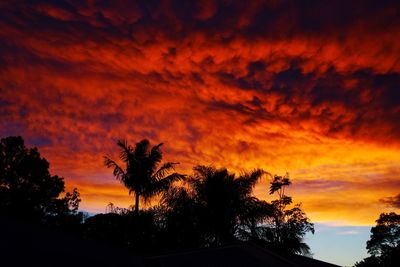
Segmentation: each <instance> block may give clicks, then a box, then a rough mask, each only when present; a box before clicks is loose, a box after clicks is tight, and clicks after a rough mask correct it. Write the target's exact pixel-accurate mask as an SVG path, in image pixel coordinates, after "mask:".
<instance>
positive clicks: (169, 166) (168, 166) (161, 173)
mask: <svg viewBox="0 0 400 267" xmlns="http://www.w3.org/2000/svg"><path fill="white" fill-rule="evenodd" d="M177 164H179V162H167V163H164V164H163V165H162V166H161V167H160V168H159V169H158V170H157V171H156V172H155V173H154V175H153V178H154V179H155V180H157V181H158V180H160V179H162V178H163V177H165V175H166V174H167V173H168V172H170V171H171V170H174V166H175V165H177Z"/></svg>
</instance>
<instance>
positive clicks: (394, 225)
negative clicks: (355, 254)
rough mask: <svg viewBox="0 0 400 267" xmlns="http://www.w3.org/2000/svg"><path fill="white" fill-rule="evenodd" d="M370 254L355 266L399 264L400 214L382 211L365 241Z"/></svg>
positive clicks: (367, 266) (370, 266) (368, 266)
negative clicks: (369, 236)
mask: <svg viewBox="0 0 400 267" xmlns="http://www.w3.org/2000/svg"><path fill="white" fill-rule="evenodd" d="M367 250H368V253H369V254H371V256H370V257H367V258H365V259H364V260H362V261H361V262H358V263H356V265H355V266H357V267H375V266H376V267H378V266H382V267H392V266H393V267H394V266H400V215H399V214H396V213H394V212H391V213H382V214H381V215H380V216H379V218H378V219H377V220H376V226H374V227H372V228H371V238H370V240H368V241H367Z"/></svg>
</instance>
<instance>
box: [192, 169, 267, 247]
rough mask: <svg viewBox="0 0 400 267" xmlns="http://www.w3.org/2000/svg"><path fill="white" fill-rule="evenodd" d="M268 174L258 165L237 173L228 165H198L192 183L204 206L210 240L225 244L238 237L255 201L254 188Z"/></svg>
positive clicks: (197, 196)
mask: <svg viewBox="0 0 400 267" xmlns="http://www.w3.org/2000/svg"><path fill="white" fill-rule="evenodd" d="M264 174H265V172H264V171H263V170H261V169H257V170H254V171H252V172H249V173H244V174H242V175H240V176H238V177H236V175H235V174H234V173H229V172H228V170H227V169H225V168H222V169H216V168H214V167H210V166H197V167H195V168H194V175H193V177H192V178H191V179H190V180H189V183H190V185H191V189H192V195H193V198H194V199H195V202H196V203H197V204H198V205H199V206H200V207H202V209H201V215H202V217H201V218H200V220H201V224H202V225H203V226H204V227H205V232H206V233H207V234H208V236H207V237H206V239H208V242H209V243H213V244H221V243H225V242H230V241H233V240H234V239H235V238H236V236H235V235H236V233H237V230H238V227H239V222H240V218H241V217H243V216H244V214H245V213H246V212H247V210H248V209H249V205H250V204H251V203H252V202H253V201H254V197H253V196H252V191H253V188H254V186H255V185H256V183H257V182H258V181H259V179H260V178H261V177H262V176H263V175H264Z"/></svg>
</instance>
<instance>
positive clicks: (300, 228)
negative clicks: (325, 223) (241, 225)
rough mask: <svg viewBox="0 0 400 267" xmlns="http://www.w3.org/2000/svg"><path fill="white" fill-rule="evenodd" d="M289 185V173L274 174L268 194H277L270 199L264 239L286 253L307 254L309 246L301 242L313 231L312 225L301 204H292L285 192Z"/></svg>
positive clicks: (274, 247)
mask: <svg viewBox="0 0 400 267" xmlns="http://www.w3.org/2000/svg"><path fill="white" fill-rule="evenodd" d="M290 185H291V181H290V179H289V175H288V174H286V175H285V176H278V175H275V176H274V178H273V180H272V182H271V186H270V191H269V193H270V194H275V193H277V194H278V199H277V200H274V201H272V205H273V211H274V212H273V215H272V217H271V218H267V223H268V227H266V228H264V230H265V231H264V240H266V241H267V242H268V243H269V244H268V246H272V248H273V249H277V250H279V251H282V252H287V253H299V254H305V255H307V254H309V253H310V248H309V246H308V245H307V244H306V243H304V242H303V239H304V236H305V234H306V233H307V232H311V233H314V225H313V224H312V223H311V222H310V220H309V219H308V218H307V216H306V214H305V212H304V211H303V210H302V209H301V204H296V205H294V207H293V208H291V209H287V207H288V206H289V205H291V204H292V198H291V197H290V196H287V195H286V194H285V189H286V188H287V187H288V186H290Z"/></svg>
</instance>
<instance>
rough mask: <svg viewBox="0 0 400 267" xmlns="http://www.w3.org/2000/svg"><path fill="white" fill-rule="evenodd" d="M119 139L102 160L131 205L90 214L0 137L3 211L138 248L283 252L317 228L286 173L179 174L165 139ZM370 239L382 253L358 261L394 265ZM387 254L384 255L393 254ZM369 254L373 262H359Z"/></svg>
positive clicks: (29, 152) (32, 158)
mask: <svg viewBox="0 0 400 267" xmlns="http://www.w3.org/2000/svg"><path fill="white" fill-rule="evenodd" d="M117 145H118V148H119V152H120V159H119V160H118V161H117V160H113V159H112V158H110V157H105V158H104V159H105V162H104V163H105V166H106V167H109V168H111V169H112V171H113V174H114V176H115V177H116V179H118V180H119V181H120V182H121V183H122V184H123V185H124V186H125V187H126V188H127V189H128V190H129V194H130V195H132V199H133V208H129V209H123V208H118V207H115V206H114V205H113V204H111V203H110V205H109V206H108V207H107V212H106V213H104V214H97V215H95V216H92V217H88V216H85V215H84V214H83V213H82V212H79V211H78V207H79V203H80V201H81V199H80V195H79V192H78V190H77V189H74V190H73V191H72V192H64V179H63V178H61V177H58V176H54V175H51V174H50V173H49V170H48V168H49V163H48V162H47V161H46V159H44V158H42V157H41V156H40V154H39V152H38V150H37V148H29V149H28V148H26V147H25V145H24V141H23V139H22V138H21V137H7V138H3V139H1V142H0V213H1V215H7V216H13V217H16V218H21V219H23V220H29V221H31V222H33V223H40V224H41V225H45V226H46V227H51V228H57V229H62V230H65V231H69V232H70V233H73V234H75V235H79V236H81V237H83V238H87V239H92V240H97V241H99V242H104V243H108V244H112V245H115V246H124V247H127V248H129V249H130V250H131V251H132V252H134V253H136V254H139V255H150V254H158V253H165V252H169V251H174V250H179V249H188V248H200V247H211V246H219V245H223V244H227V243H232V242H243V241H251V242H253V243H256V244H259V245H261V246H263V247H265V248H268V249H271V250H274V251H276V252H280V253H296V254H303V255H310V253H311V251H310V248H309V247H308V246H307V244H306V243H305V242H304V237H305V235H306V233H307V232H311V233H314V225H313V224H312V223H311V222H310V220H309V218H308V217H307V216H306V214H305V212H304V211H303V210H302V208H301V205H300V204H293V203H292V198H291V197H290V196H288V195H287V194H286V192H285V191H286V189H287V188H288V187H289V186H290V185H291V181H290V179H289V176H288V175H287V174H286V175H284V176H278V175H275V176H272V175H270V174H269V173H268V172H266V171H264V170H262V169H256V170H253V171H250V172H245V173H241V174H240V175H237V174H235V173H231V172H229V171H228V170H227V169H226V168H219V169H218V168H214V167H212V166H196V167H194V168H193V173H192V174H191V175H184V174H179V173H176V172H175V171H174V166H175V165H176V164H177V163H176V162H166V163H162V151H161V147H162V143H161V144H158V145H156V146H151V145H150V143H149V141H148V140H142V141H140V142H138V143H137V144H135V145H134V146H131V145H129V144H128V143H127V142H126V141H119V142H118V143H117ZM117 162H122V163H123V165H119V164H118V163H117ZM261 179H269V180H270V186H269V188H265V190H269V193H270V194H271V195H274V196H275V197H276V198H275V200H273V201H271V202H266V201H264V200H261V199H258V198H257V197H255V196H254V195H253V189H254V187H255V185H256V184H257V183H258V182H259V181H260V180H261ZM156 199H157V200H159V201H158V203H157V205H154V206H152V207H151V208H148V209H143V208H141V203H146V202H150V201H152V200H153V202H154V201H155V200H156ZM111 201H112V200H111ZM393 216H394V217H393ZM395 216H398V215H396V214H394V215H392V217H390V222H391V224H390V225H391V227H392V228H390V227H389V228H388V227H387V228H385V229H389V230H390V231H389V232H390V233H392V235H394V237H392V239H390V241H391V242H392V243H391V244H392V245H393V244H395V245H393V247H394V248H396V249H398V247H399V242H400V241H399V236H398V233H399V224H400V222H399V219H398V217H395ZM393 218H395V219H393ZM396 218H397V219H396ZM382 220H383V219H382ZM378 225H379V223H378ZM385 225H386V226H387V224H385ZM377 227H378V226H377ZM396 227H397V228H396ZM373 229H374V228H373ZM393 229H397V230H396V231H397V232H395V231H393ZM378 232H379V233H381V231H378ZM393 233H394V234H393ZM386 236H388V235H386ZM396 238H397V239H396ZM393 240H394V241H393ZM370 242H372V241H370ZM396 242H397V243H396ZM374 244H380V241H379V240H378V241H377V242H375V243H374ZM369 246H370V247H371V248H372V247H374V249H373V250H371V251H370V252H371V253H372V252H373V251H379V253H378V254H379V255H378V254H376V255H373V258H371V259H366V260H364V261H363V262H360V263H359V265H358V266H392V265H382V262H383V260H379V259H380V258H379V257H380V256H381V255H387V254H388V253H386V254H385V253H384V252H381V250H376V249H375V247H376V246H372V245H369ZM383 247H384V248H387V246H383ZM393 251H395V250H393ZM389 254H390V253H389ZM390 255H391V254H390ZM387 258H388V257H386V258H385V259H387ZM391 259H392V258H390V259H389V260H386V261H392V262H393V260H391ZM393 259H394V258H393ZM366 261H368V263H371V262H372V263H371V264H373V263H377V264H378V265H363V264H366V263H367V262H366ZM373 261H374V262H373Z"/></svg>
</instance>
